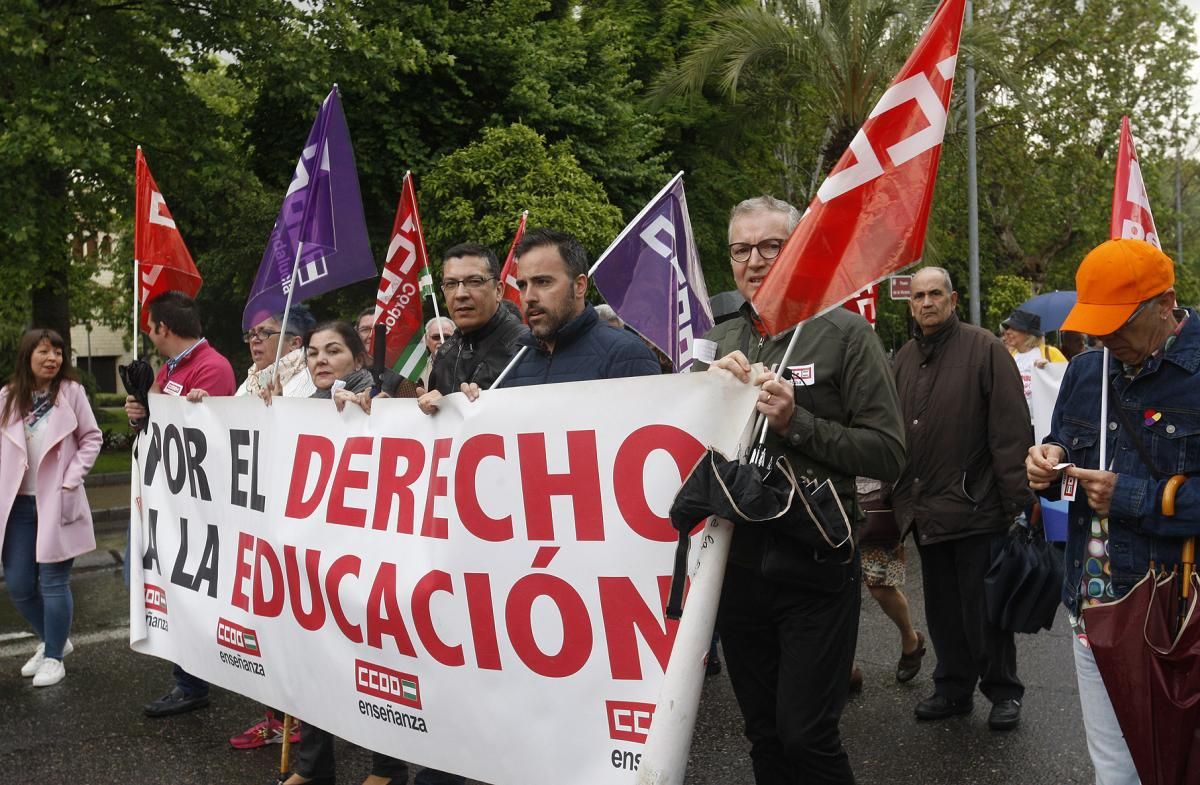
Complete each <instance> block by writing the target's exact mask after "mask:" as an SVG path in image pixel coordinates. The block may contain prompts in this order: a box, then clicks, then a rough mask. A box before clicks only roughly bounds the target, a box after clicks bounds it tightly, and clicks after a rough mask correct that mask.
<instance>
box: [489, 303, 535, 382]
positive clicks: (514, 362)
mask: <svg viewBox="0 0 1200 785" xmlns="http://www.w3.org/2000/svg"><path fill="white" fill-rule="evenodd" d="M501 307H503V306H501ZM527 351H529V347H528V346H522V347H521V351H519V352H517V353H516V354H515V355H513V358H512V359H511V360H509V361H508V365H506V366H504V370H503V371H501V372H500V375H499V376H497V377H496V381H494V382H492V384H491V386H490V387H488V389H489V390H494V389H496V388H497V387H499V386H500V382H502V381H504V377H506V376H508V372H509V371H511V370H512V369H513V368H515V367H516V366H517V363H519V362H521V358H522V357H524V356H525V352H527Z"/></svg>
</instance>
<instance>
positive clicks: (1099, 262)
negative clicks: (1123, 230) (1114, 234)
mask: <svg viewBox="0 0 1200 785" xmlns="http://www.w3.org/2000/svg"><path fill="white" fill-rule="evenodd" d="M1174 285H1175V263H1174V262H1172V261H1171V259H1170V257H1168V256H1167V255H1166V254H1165V253H1163V252H1162V251H1160V250H1159V249H1157V248H1155V247H1154V246H1153V245H1151V244H1150V243H1148V242H1146V241H1144V240H1109V241H1108V242H1106V243H1102V244H1101V245H1098V246H1096V247H1095V248H1094V249H1092V252H1091V253H1089V254H1088V255H1087V256H1085V257H1083V262H1082V263H1080V265H1079V269H1078V270H1077V271H1076V272H1075V307H1074V308H1072V309H1071V313H1070V314H1068V315H1067V320H1066V321H1065V322H1063V324H1062V328H1061V329H1063V330H1072V331H1074V332H1079V333H1087V334H1088V335H1110V334H1112V333H1115V332H1116V331H1117V330H1119V329H1120V328H1121V325H1123V324H1125V322H1126V320H1127V319H1129V317H1130V316H1132V315H1133V312H1134V311H1136V310H1137V307H1138V306H1139V305H1141V304H1142V303H1143V302H1145V301H1146V300H1149V299H1150V298H1152V297H1155V296H1157V295H1160V294H1162V293H1163V292H1165V291H1166V290H1168V289H1170V288H1171V287H1172V286H1174Z"/></svg>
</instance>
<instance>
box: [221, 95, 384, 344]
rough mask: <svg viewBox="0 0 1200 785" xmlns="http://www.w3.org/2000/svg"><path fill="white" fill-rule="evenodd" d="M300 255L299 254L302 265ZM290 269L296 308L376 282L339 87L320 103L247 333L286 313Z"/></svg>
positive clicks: (246, 317)
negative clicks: (356, 285)
mask: <svg viewBox="0 0 1200 785" xmlns="http://www.w3.org/2000/svg"><path fill="white" fill-rule="evenodd" d="M301 243H303V246H301ZM298 248H302V250H301V252H300V258H299V262H298V263H297V260H296V251H297V249H298ZM293 265H296V291H295V293H293V294H292V303H293V304H295V303H299V302H301V301H303V300H306V299H308V298H309V297H316V296H317V295H319V294H324V293H325V292H330V291H333V290H334V289H338V288H341V287H343V286H346V285H347V284H352V283H354V282H355V281H361V280H364V279H366V278H374V277H376V276H378V275H379V271H378V270H377V269H376V268H375V260H374V259H373V258H372V256H371V249H370V247H369V245H368V242H367V221H366V218H364V217H363V207H362V196H361V194H360V193H359V190H358V172H357V170H356V169H355V167H354V151H353V150H352V149H351V148H350V131H349V129H348V128H347V127H346V116H345V115H344V114H342V102H341V101H340V100H339V99H338V93H337V87H336V86H335V87H334V88H333V90H331V91H330V92H329V95H328V96H327V97H326V98H325V101H324V103H322V104H321V111H319V112H318V113H317V120H316V122H315V123H313V127H312V130H311V131H309V132H308V140H307V141H306V142H305V143H304V152H303V153H301V154H300V160H299V162H297V164H296V172H295V174H293V175H292V182H291V184H290V185H288V189H287V193H286V194H284V196H283V206H281V207H280V208H279V217H278V218H276V219H275V228H274V229H272V230H271V238H270V239H269V240H268V241H267V250H266V251H265V252H264V253H263V258H262V263H261V264H260V265H259V267H258V275H256V276H255V278H254V288H252V289H251V290H250V299H249V300H247V301H246V309H245V310H244V311H243V312H242V329H244V330H249V329H250V328H252V327H253V326H254V325H256V324H258V323H259V322H261V321H262V320H263V319H265V318H267V317H268V316H271V315H272V314H277V313H280V312H281V311H283V308H284V304H285V303H286V302H287V295H288V289H289V288H290V286H291V283H292V267H293Z"/></svg>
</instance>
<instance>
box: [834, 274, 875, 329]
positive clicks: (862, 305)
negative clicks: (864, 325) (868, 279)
mask: <svg viewBox="0 0 1200 785" xmlns="http://www.w3.org/2000/svg"><path fill="white" fill-rule="evenodd" d="M878 300H879V286H878V285H876V284H871V285H870V286H868V287H867V288H866V289H863V290H862V291H861V292H855V293H854V294H853V295H851V296H850V299H849V300H847V301H846V302H844V303H842V307H843V308H845V309H846V310H847V311H853V312H854V313H856V314H858V315H859V316H861V317H862V318H864V319H866V320H867V321H868V322H869V323H870V324H871V326H872V327H874V326H875V306H876V303H877V302H878Z"/></svg>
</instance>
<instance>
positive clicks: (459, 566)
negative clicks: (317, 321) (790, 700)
mask: <svg viewBox="0 0 1200 785" xmlns="http://www.w3.org/2000/svg"><path fill="white" fill-rule="evenodd" d="M754 399H755V388H753V387H752V386H750V385H744V384H738V383H736V382H733V381H731V380H728V379H723V378H719V377H717V376H716V375H715V374H688V375H682V376H663V377H652V378H651V377H647V378H637V379H624V380H613V381H604V382H584V383H577V384H563V385H550V386H545V387H531V388H519V389H514V390H497V391H489V392H485V393H484V394H483V396H482V397H481V398H480V400H479V401H477V402H476V403H474V404H470V403H468V402H467V401H466V400H465V399H464V398H463V396H461V395H453V396H450V397H448V398H446V399H444V400H443V406H442V411H441V412H440V413H439V414H437V415H436V416H434V417H427V416H425V415H423V414H421V413H420V412H419V410H418V409H417V407H416V405H415V402H414V401H411V400H386V401H380V402H377V403H376V404H375V407H374V411H373V412H372V414H371V415H370V416H367V415H365V414H364V413H363V412H362V411H361V410H358V409H357V408H356V407H353V406H349V407H347V408H346V411H345V412H341V413H339V412H338V411H337V410H336V409H335V407H334V405H333V403H332V402H330V401H317V400H294V399H276V401H275V402H274V405H273V406H271V407H269V408H268V407H265V406H264V405H263V404H262V403H261V402H260V401H257V400H254V399H246V398H238V399H233V398H218V399H213V398H210V399H208V400H206V401H205V402H203V403H199V404H190V403H187V402H186V401H183V400H180V399H178V398H171V397H167V396H153V397H152V401H151V411H152V417H151V423H150V430H149V433H148V434H147V435H146V436H143V437H142V438H141V439H140V440H139V444H138V463H139V464H140V468H135V473H136V474H137V475H139V479H140V489H139V482H138V481H136V480H135V482H134V490H133V493H134V496H135V505H134V507H133V509H134V516H133V524H134V525H133V529H132V533H131V551H132V553H133V554H134V557H133V565H132V566H133V568H134V569H133V570H132V571H131V572H132V576H133V587H132V588H133V591H132V592H131V602H130V621H131V624H130V635H131V644H132V646H133V648H134V650H135V651H138V652H142V653H146V654H153V655H155V656H158V657H162V658H164V659H167V660H171V661H173V662H176V663H178V664H179V665H181V666H182V667H183V668H184V669H186V670H187V671H189V672H191V673H193V674H195V675H197V676H200V677H202V678H204V679H207V680H209V681H211V682H213V683H214V684H219V685H220V686H222V687H225V688H227V689H231V690H234V691H236V692H239V693H241V694H243V695H247V696H250V697H252V698H254V699H256V700H258V701H260V702H262V703H264V704H267V705H270V706H274V707H277V708H280V709H283V710H285V711H287V712H288V713H291V714H293V715H295V716H297V717H299V718H301V719H302V720H307V721H311V722H312V723H314V724H315V725H317V726H319V727H321V728H324V729H326V730H328V731H330V732H332V733H334V734H336V735H338V736H341V737H343V738H346V739H348V740H350V741H353V742H355V743H357V744H361V745H362V746H365V747H368V748H370V749H373V750H378V751H382V752H386V753H388V754H391V755H394V756H396V757H398V758H402V759H405V760H408V761H410V762H413V763H418V764H423V765H428V766H432V767H435V768H438V769H442V770H446V771H452V772H455V773H460V774H464V775H466V776H468V777H471V778H474V779H480V780H483V781H485V782H489V783H495V785H539V784H544V785H562V783H568V782H569V783H572V785H591V784H592V783H595V784H596V785H601V784H603V783H631V782H633V781H634V777H635V775H634V771H635V769H636V767H637V765H638V762H639V761H640V758H641V753H642V750H643V745H644V743H645V741H646V738H647V733H648V730H649V727H650V722H651V719H652V717H653V715H654V707H655V702H656V699H657V698H658V696H659V688H660V686H661V685H662V683H663V674H664V671H665V669H666V667H667V662H668V657H669V656H670V655H671V649H672V644H673V643H674V642H675V639H676V633H677V628H678V625H676V623H674V622H665V621H664V618H663V606H664V604H665V602H666V593H667V586H668V583H669V575H670V570H671V565H672V562H673V553H674V540H675V538H676V534H675V531H674V530H673V529H672V528H671V526H670V522H669V521H668V520H667V518H666V515H667V511H668V509H669V508H670V503H671V499H672V498H673V496H674V494H675V492H676V491H677V490H678V488H679V486H680V484H681V482H682V478H683V477H684V476H685V475H686V473H687V472H688V471H689V470H690V468H691V466H692V465H693V464H694V463H695V461H696V460H697V459H698V458H699V456H700V455H701V454H702V452H703V450H704V449H705V447H706V446H713V447H716V448H717V449H718V450H721V451H722V452H724V453H725V454H727V455H731V456H732V455H735V454H736V453H737V452H738V449H739V441H740V440H741V439H742V438H743V432H744V430H745V428H746V424H747V421H748V418H749V416H750V414H751V413H752V411H753V407H754ZM139 493H140V499H139V498H138V494H139ZM717 532H719V533H717ZM714 533H716V534H714ZM725 534H726V529H725V528H724V527H723V526H722V527H717V526H715V525H713V526H711V527H710V528H709V529H706V530H702V533H701V534H694V535H693V547H692V556H693V558H692V564H691V569H692V571H694V570H695V569H696V558H697V556H698V554H699V553H700V552H701V551H702V550H703V548H702V547H700V544H701V538H703V540H704V542H712V541H713V538H714V536H715V537H716V538H717V539H718V541H719V542H721V543H722V544H723V542H724V541H723V540H721V539H720V538H721V537H722V536H724V535H725ZM137 554H142V555H143V558H142V561H141V567H142V569H140V570H139V569H137V568H138V566H139V564H138V562H137ZM717 577H718V578H719V576H717ZM712 596H714V597H715V594H713V595H712ZM692 612H693V608H692V606H690V605H689V606H688V613H687V614H685V618H684V620H683V621H682V622H681V624H683V625H687V624H688V622H689V619H688V616H691V615H692ZM711 612H712V609H711V608H710V609H707V613H706V614H704V615H705V616H706V617H707V619H708V620H709V621H708V623H709V624H711ZM685 648H686V649H688V650H687V651H684V649H685ZM706 649H707V634H706V633H698V632H697V633H694V634H693V633H689V634H687V635H680V636H679V644H678V646H676V651H675V652H674V656H675V657H676V658H679V659H682V660H683V661H685V662H686V663H687V665H688V667H686V668H685V670H684V671H682V672H686V673H688V674H689V676H688V681H689V682H693V683H692V684H691V685H690V686H691V688H692V691H693V692H694V693H695V694H696V695H698V692H699V688H700V684H699V680H700V678H701V676H700V674H701V672H702V669H701V667H700V665H699V663H700V661H701V660H702V658H703V656H704V653H705V650H706ZM673 669H674V668H673ZM686 737H690V731H689V732H688V733H687V734H685V738H683V739H682V742H681V743H682V744H685V745H686V744H687V742H688V738H686ZM676 757H679V756H678V755H676ZM682 759H683V760H686V747H685V748H684V750H683V755H682Z"/></svg>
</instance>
